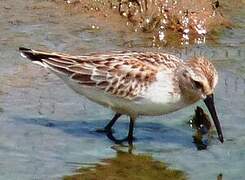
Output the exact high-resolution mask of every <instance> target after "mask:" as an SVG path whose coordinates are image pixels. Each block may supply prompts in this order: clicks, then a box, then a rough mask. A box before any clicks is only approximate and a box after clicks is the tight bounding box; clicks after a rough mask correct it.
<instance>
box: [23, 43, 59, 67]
mask: <svg viewBox="0 0 245 180" xmlns="http://www.w3.org/2000/svg"><path fill="white" fill-rule="evenodd" d="M19 51H20V54H21V56H22V57H24V58H27V59H29V60H31V61H32V62H33V63H35V64H39V65H41V66H45V63H44V62H43V61H44V60H47V59H49V58H57V57H58V55H55V54H52V53H48V52H44V51H38V50H33V49H29V48H25V47H19Z"/></svg>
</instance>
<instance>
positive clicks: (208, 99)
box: [204, 94, 224, 143]
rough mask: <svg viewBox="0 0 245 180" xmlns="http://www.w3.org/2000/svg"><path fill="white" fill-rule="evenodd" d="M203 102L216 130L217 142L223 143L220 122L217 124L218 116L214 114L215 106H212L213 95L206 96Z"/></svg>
mask: <svg viewBox="0 0 245 180" xmlns="http://www.w3.org/2000/svg"><path fill="white" fill-rule="evenodd" d="M204 102H205V104H206V106H207V108H208V110H209V112H210V114H211V116H212V118H213V121H214V125H215V127H216V130H217V133H218V136H219V140H220V142H222V143H223V142H224V138H223V133H222V129H221V126H220V122H219V119H218V116H217V113H216V110H215V106H214V95H213V94H211V95H208V96H207V97H206V99H204Z"/></svg>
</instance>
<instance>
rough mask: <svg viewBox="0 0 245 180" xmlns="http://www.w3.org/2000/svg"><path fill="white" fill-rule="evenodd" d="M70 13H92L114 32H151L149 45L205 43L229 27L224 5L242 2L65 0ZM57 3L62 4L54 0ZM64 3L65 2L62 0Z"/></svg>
mask: <svg viewBox="0 0 245 180" xmlns="http://www.w3.org/2000/svg"><path fill="white" fill-rule="evenodd" d="M65 2H66V8H67V9H69V11H70V12H71V13H81V14H83V15H88V16H90V17H91V16H92V17H94V18H95V19H97V20H98V26H96V25H94V26H93V28H94V29H98V28H99V24H100V23H102V24H104V23H106V24H107V25H108V26H112V27H113V29H114V30H115V31H127V30H129V31H134V32H140V33H142V32H144V33H148V36H149V34H150V36H149V37H150V38H151V39H152V46H153V47H154V46H165V45H169V44H170V45H173V44H175V45H176V44H181V45H186V44H193V43H196V44H200V43H205V41H206V38H207V35H208V36H210V37H208V38H209V39H213V38H214V37H212V36H211V35H212V32H217V30H218V29H221V28H224V27H226V28H230V27H231V22H230V20H229V17H228V16H226V15H225V14H226V13H224V11H225V8H226V7H230V6H231V4H234V5H232V6H236V5H237V4H239V3H240V4H241V3H242V2H240V1H234V2H230V4H229V5H228V3H226V2H224V1H222V3H221V2H219V1H217V0H216V1H211V0H203V1H198V0H178V1H177V0H171V1H168V0H166V1H160V0H153V1H150V0H121V1H116V0H92V1H85V0H73V1H72V0H66V1H65ZM57 3H61V2H60V1H58V0H57ZM62 3H64V1H62Z"/></svg>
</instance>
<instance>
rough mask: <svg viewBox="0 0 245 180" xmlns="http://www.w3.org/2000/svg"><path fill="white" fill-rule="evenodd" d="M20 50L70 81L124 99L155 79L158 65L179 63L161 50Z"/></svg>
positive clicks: (141, 90)
mask: <svg viewBox="0 0 245 180" xmlns="http://www.w3.org/2000/svg"><path fill="white" fill-rule="evenodd" d="M20 50H21V51H22V53H23V55H24V56H25V57H27V58H29V59H31V60H32V61H38V62H40V63H41V64H43V65H44V66H45V67H48V68H50V69H52V70H53V71H55V72H58V73H62V74H65V75H67V76H68V77H69V78H70V80H71V81H75V82H77V83H79V84H81V85H83V86H88V87H95V88H98V89H100V90H103V91H105V92H106V93H108V94H111V95H114V96H118V97H122V98H126V99H133V98H136V97H139V96H140V94H141V93H142V92H143V91H145V90H146V89H147V88H148V87H149V85H150V84H151V83H153V82H154V81H156V75H157V73H158V72H159V70H160V69H162V68H168V69H169V70H171V69H173V70H174V69H175V68H176V67H177V66H178V63H180V60H179V59H178V58H177V57H175V56H173V57H169V55H167V54H163V53H162V54H161V53H137V52H131V53H129V52H121V53H120V52H117V53H111V54H90V55H87V56H69V55H65V54H57V53H47V52H42V51H36V50H31V49H25V48H23V49H20ZM170 59H172V60H170Z"/></svg>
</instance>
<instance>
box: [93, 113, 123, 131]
mask: <svg viewBox="0 0 245 180" xmlns="http://www.w3.org/2000/svg"><path fill="white" fill-rule="evenodd" d="M121 115H122V114H120V113H116V114H115V115H114V117H113V118H112V120H111V121H110V122H109V123H108V124H107V125H106V126H105V127H104V129H97V130H96V132H103V133H108V132H111V131H112V130H111V128H112V126H113V125H114V124H115V122H116V121H117V120H118V118H119V117H120V116H121Z"/></svg>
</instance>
